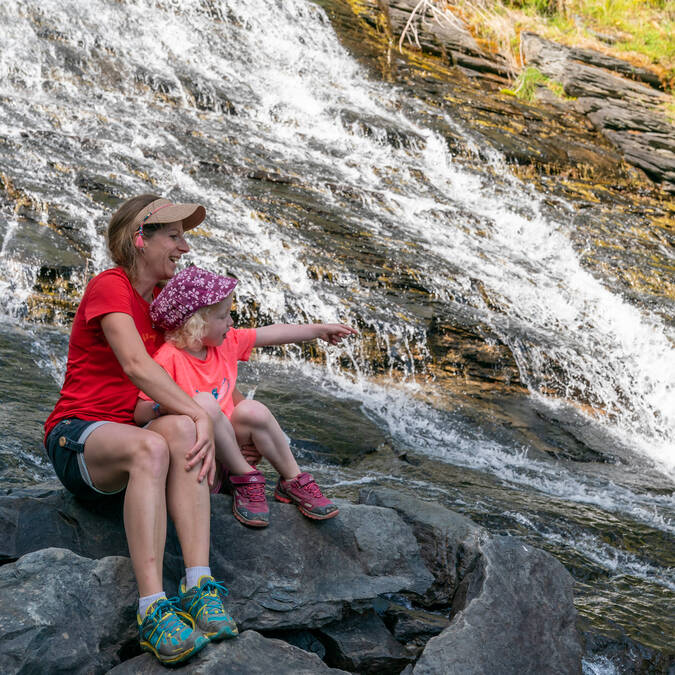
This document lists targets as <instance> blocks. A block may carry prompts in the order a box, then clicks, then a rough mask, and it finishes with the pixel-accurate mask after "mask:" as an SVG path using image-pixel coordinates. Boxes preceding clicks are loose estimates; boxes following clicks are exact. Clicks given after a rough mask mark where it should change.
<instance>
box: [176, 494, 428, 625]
mask: <svg viewBox="0 0 675 675" xmlns="http://www.w3.org/2000/svg"><path fill="white" fill-rule="evenodd" d="M392 515H393V514H392V513H391V511H389V510H387V509H382V508H378V507H364V506H356V505H351V504H348V503H344V502H342V503H340V515H339V516H338V517H337V518H334V519H331V520H328V521H325V522H322V523H318V522H313V521H309V520H308V519H306V518H304V517H303V516H302V515H301V514H300V513H299V512H298V510H297V509H296V508H295V507H292V506H286V505H281V504H276V503H270V527H268V528H265V529H264V530H261V531H254V530H250V529H246V528H242V526H241V525H240V524H239V523H238V522H237V521H236V520H235V519H234V518H233V517H232V514H231V501H230V498H229V497H226V496H224V495H216V496H215V498H214V499H213V509H212V519H211V542H212V543H211V547H212V548H211V550H212V556H211V568H212V570H213V572H214V575H215V576H216V577H217V578H221V579H223V580H224V581H225V584H226V585H227V586H228V587H231V596H230V603H229V606H230V609H231V611H232V614H233V616H234V617H235V618H236V619H237V622H238V623H239V625H240V627H242V628H244V629H246V628H254V629H256V630H270V629H282V628H297V627H301V626H302V627H309V628H315V627H319V626H321V625H323V624H326V623H328V622H330V621H336V620H339V619H341V618H342V615H343V611H344V608H346V607H351V608H352V609H355V610H359V609H362V608H363V607H368V606H370V605H371V604H372V600H373V599H374V598H375V597H376V596H378V595H380V594H381V593H396V592H398V591H400V590H402V589H406V590H410V591H412V592H414V593H418V594H420V595H423V594H424V593H425V592H426V591H427V589H428V588H429V587H430V586H431V584H432V583H433V577H432V575H431V573H430V572H429V570H427V569H426V567H425V565H424V562H423V560H422V557H421V556H420V551H419V547H418V544H417V542H416V540H415V538H414V536H413V534H412V532H411V531H410V528H409V527H408V526H407V525H406V524H405V523H404V522H403V520H402V519H401V518H400V517H398V516H395V517H394V518H392ZM174 569H175V570H176V573H177V574H178V573H182V570H181V571H180V572H179V570H180V560H179V559H178V558H177V557H175V558H174Z"/></svg>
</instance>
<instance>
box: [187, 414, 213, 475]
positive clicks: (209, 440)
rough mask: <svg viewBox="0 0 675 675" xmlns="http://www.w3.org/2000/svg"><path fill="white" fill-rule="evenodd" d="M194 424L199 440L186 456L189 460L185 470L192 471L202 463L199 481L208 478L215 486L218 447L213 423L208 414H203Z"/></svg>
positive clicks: (198, 416)
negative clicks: (214, 439)
mask: <svg viewBox="0 0 675 675" xmlns="http://www.w3.org/2000/svg"><path fill="white" fill-rule="evenodd" d="M194 423H195V429H196V432H197V440H196V441H195V444H194V445H193V446H192V448H191V449H190V451H189V452H188V453H187V454H186V455H185V459H186V460H187V464H186V465H185V470H186V471H191V470H192V468H193V467H194V466H195V465H197V464H198V463H199V462H201V463H202V468H201V469H200V471H199V476H198V477H197V480H198V481H199V482H200V483H201V482H202V481H203V480H204V478H206V479H207V480H208V483H209V485H210V486H213V483H214V481H215V479H216V461H215V458H216V446H215V443H214V442H213V422H212V421H211V418H210V417H209V416H208V414H207V413H206V412H203V413H199V414H197V415H195V417H194Z"/></svg>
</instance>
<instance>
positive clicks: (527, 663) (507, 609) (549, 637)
mask: <svg viewBox="0 0 675 675" xmlns="http://www.w3.org/2000/svg"><path fill="white" fill-rule="evenodd" d="M572 588H573V580H572V577H571V575H570V574H569V573H568V572H567V571H566V570H565V568H564V567H563V566H562V565H561V564H560V563H559V562H558V561H557V560H555V558H553V557H552V556H550V555H549V554H548V553H545V552H543V551H540V550H538V549H534V548H532V547H531V546H526V545H524V544H523V543H522V542H520V541H518V540H517V539H515V538H512V537H493V538H490V539H488V540H486V541H484V542H482V543H481V545H480V558H479V560H478V563H477V565H476V567H475V569H474V570H472V572H471V573H470V574H467V576H466V577H465V578H464V579H463V581H462V583H461V584H460V587H459V589H458V591H457V594H456V596H455V600H454V603H453V615H454V616H453V619H452V621H451V623H450V626H449V627H448V628H446V629H445V630H444V631H443V632H442V633H441V634H440V635H439V636H437V637H435V638H432V639H431V640H429V642H428V643H427V646H426V647H425V649H424V652H423V653H422V656H421V657H420V659H419V660H418V661H417V663H416V664H415V668H414V670H413V673H414V674H415V675H432V674H434V675H436V674H438V673H445V674H448V675H449V674H455V673H456V674H457V675H479V674H481V675H482V674H483V673H500V674H503V675H518V674H521V673H559V674H560V675H563V674H564V675H570V674H572V673H580V672H581V644H580V641H579V636H578V634H577V630H576V618H577V613H576V610H575V609H574V603H573V595H572Z"/></svg>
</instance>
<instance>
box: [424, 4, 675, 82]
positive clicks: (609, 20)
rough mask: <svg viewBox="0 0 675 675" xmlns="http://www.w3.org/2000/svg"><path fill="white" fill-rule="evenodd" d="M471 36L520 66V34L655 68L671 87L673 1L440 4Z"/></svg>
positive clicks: (674, 26) (674, 37)
mask: <svg viewBox="0 0 675 675" xmlns="http://www.w3.org/2000/svg"><path fill="white" fill-rule="evenodd" d="M437 4H444V6H445V7H446V8H447V9H450V10H451V11H453V12H455V13H457V14H459V15H460V16H462V18H464V19H465V20H466V22H467V23H468V24H469V25H470V26H472V29H473V30H474V31H475V33H476V37H478V38H479V39H482V40H483V41H484V42H485V43H486V45H487V46H489V47H491V48H493V49H495V50H497V51H499V52H501V53H502V54H503V55H504V56H506V57H507V58H508V59H509V60H510V61H511V63H512V64H513V67H514V70H518V69H519V67H520V65H521V64H520V54H519V43H520V39H519V38H520V33H521V32H522V31H533V32H536V33H539V34H540V35H543V36H544V37H547V38H549V39H551V40H555V41H556V42H560V43H562V44H567V45H574V46H580V47H588V48H591V49H598V50H600V51H602V52H605V53H607V54H612V55H614V56H617V57H618V58H622V59H626V60H628V61H630V62H632V63H634V64H635V65H637V66H643V67H651V68H654V69H655V70H656V71H657V72H658V74H659V76H660V77H661V79H662V81H663V82H664V84H665V85H666V87H667V88H675V2H673V0H445V1H444V2H443V3H437Z"/></svg>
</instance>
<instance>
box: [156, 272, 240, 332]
mask: <svg viewBox="0 0 675 675" xmlns="http://www.w3.org/2000/svg"><path fill="white" fill-rule="evenodd" d="M236 285H237V280H236V279H233V278H232V277H221V276H220V275H219V274H213V272H207V271H206V270H203V269H201V268H200V267H188V268H187V269H184V270H183V271H182V272H178V274H176V276H174V277H172V278H171V279H170V280H169V282H168V283H167V285H166V286H164V288H163V289H162V292H161V293H160V294H159V295H158V296H157V297H156V298H155V300H154V301H153V303H152V304H151V305H150V318H151V319H152V321H153V323H154V324H155V325H157V326H159V327H160V328H163V329H164V330H176V328H179V327H180V326H182V325H183V324H184V323H185V322H186V321H187V320H188V319H189V318H190V317H191V316H192V315H193V314H194V313H195V312H196V311H197V310H198V309H201V308H202V307H207V306H208V305H215V304H216V303H217V302H220V301H221V300H224V299H225V298H226V297H227V296H228V295H229V294H230V293H232V291H233V290H234V287H235V286H236Z"/></svg>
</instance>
